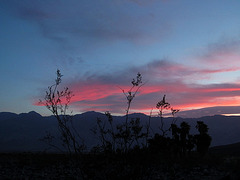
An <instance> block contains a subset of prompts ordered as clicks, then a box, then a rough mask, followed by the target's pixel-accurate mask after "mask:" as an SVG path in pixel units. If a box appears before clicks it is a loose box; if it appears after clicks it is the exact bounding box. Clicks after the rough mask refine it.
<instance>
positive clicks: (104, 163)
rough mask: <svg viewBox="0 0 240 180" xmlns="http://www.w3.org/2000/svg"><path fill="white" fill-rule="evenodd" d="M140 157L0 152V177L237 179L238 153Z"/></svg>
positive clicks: (239, 168)
mask: <svg viewBox="0 0 240 180" xmlns="http://www.w3.org/2000/svg"><path fill="white" fill-rule="evenodd" d="M133 159H134V160H133ZM143 160H144V159H142V158H139V159H137V160H136V159H135V158H132V159H131V158H130V159H129V158H126V159H125V158H124V157H120V158H119V157H118V158H116V157H106V156H96V155H84V156H81V157H71V158H70V157H69V156H66V155H63V154H32V153H2V154H0V179H24V180H25V179H99V180H100V179H124V180H128V179H129V180H130V179H142V180H145V179H146V180H147V179H149V180H168V179H173V180H174V179H176V180H215V179H216V180H220V179H222V180H225V179H226V180H228V179H230V180H239V179H240V171H239V170H240V158H239V157H227V156H226V157H224V158H222V157H221V158H219V157H217V158H216V157H214V158H212V157H205V158H202V159H201V158H200V159H199V158H198V159H194V158H193V159H181V160H177V161H172V160H169V161H165V160H164V161H161V160H158V159H157V158H156V159H155V160H151V161H148V160H146V161H145V162H144V161H143ZM160 161H161V162H160Z"/></svg>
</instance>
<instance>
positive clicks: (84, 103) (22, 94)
mask: <svg viewBox="0 0 240 180" xmlns="http://www.w3.org/2000/svg"><path fill="white" fill-rule="evenodd" d="M239 17H240V1H238V0H212V1H207V0H203V1H190V0H175V1H173V0H91V1H89V0H68V1H67V0H66V1H64V0H41V1H40V0H34V1H32V0H22V1H18V0H2V1H1V2H0V23H1V25H0V46H1V48H0V59H1V61H0V72H1V76H0V80H1V83H2V85H1V90H0V98H1V103H0V111H10V112H16V113H21V112H28V111H31V110H35V111H37V112H39V113H42V114H48V112H47V111H46V109H44V107H41V106H36V105H34V104H35V102H36V101H38V99H39V98H43V97H44V92H45V90H46V88H47V86H49V85H51V84H52V83H53V82H54V78H55V72H56V70H57V69H60V70H61V72H62V74H63V75H64V76H63V86H68V87H70V88H71V89H72V90H73V92H74V93H75V95H76V96H75V97H76V98H75V99H73V103H72V105H71V106H72V108H73V109H74V111H75V112H76V113H78V112H83V111H87V110H95V111H101V112H104V111H106V110H109V111H112V112H113V113H121V111H122V112H123V113H124V108H125V107H126V104H125V103H126V102H125V99H124V96H123V94H122V93H121V90H120V89H119V88H117V86H121V87H123V88H126V89H128V85H130V83H129V82H131V79H132V78H133V77H134V76H135V75H136V74H137V72H140V73H142V76H143V79H144V81H146V82H147V83H146V85H144V87H142V89H141V91H140V92H139V94H138V97H137V98H136V101H135V104H133V109H132V111H134V112H139V111H141V112H146V113H147V112H148V111H149V109H151V108H152V107H155V104H156V103H157V101H158V99H159V100H160V99H161V97H162V96H163V95H164V94H167V97H168V99H169V101H170V102H171V103H172V104H173V105H174V106H175V107H177V108H180V109H181V110H189V109H197V108H203V107H213V106H238V105H240V103H239V102H240V96H239V95H240V84H239V76H240V75H239V71H240V18H239ZM119 109H121V110H119ZM228 109H229V108H228ZM224 113H225V114H226V113H227V112H224ZM235 113H237V112H235Z"/></svg>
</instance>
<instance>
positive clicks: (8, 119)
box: [0, 111, 240, 152]
mask: <svg viewBox="0 0 240 180" xmlns="http://www.w3.org/2000/svg"><path fill="white" fill-rule="evenodd" d="M129 118H130V119H131V118H140V120H141V123H142V124H143V125H145V124H146V123H147V122H148V121H149V116H147V115H145V114H141V113H135V114H130V115H129ZM97 119H102V120H103V121H105V120H107V118H106V116H105V114H103V113H99V112H94V111H90V112H86V113H82V114H77V115H74V116H73V125H74V128H75V129H76V130H77V131H78V132H79V135H80V136H81V137H82V138H83V139H84V142H85V144H86V146H87V147H88V149H90V148H91V147H93V146H94V145H97V144H98V138H97V137H96V135H94V133H93V132H92V131H91V129H93V128H94V127H96V125H97ZM124 120H125V116H113V121H114V122H115V123H116V124H118V123H120V122H124ZM182 121H186V122H187V123H189V125H190V126H191V134H196V133H197V131H196V128H195V126H196V122H197V121H203V122H204V123H205V124H207V125H208V127H209V134H210V135H211V137H212V144H211V146H219V145H227V144H232V143H237V142H240V117H239V116H222V115H215V116H205V117H200V118H180V117H179V118H177V122H176V124H178V125H179V124H180V123H181V122H182ZM171 122H172V118H165V119H164V126H165V127H166V128H167V127H169V126H170V124H171ZM150 123H151V124H150V125H151V130H152V131H151V132H152V135H153V134H154V133H160V130H159V127H160V119H159V117H151V118H150ZM0 124H1V125H0V152H10V151H11V152H14V151H33V152H34V151H44V150H46V149H48V148H49V146H48V145H47V144H45V143H44V142H43V141H41V140H40V139H41V138H43V137H44V136H45V135H46V133H47V132H50V133H51V134H53V135H56V136H57V134H58V126H57V120H56V119H55V117H54V116H41V115H40V114H38V113H36V112H34V111H31V112H29V113H21V114H15V113H10V112H1V113H0Z"/></svg>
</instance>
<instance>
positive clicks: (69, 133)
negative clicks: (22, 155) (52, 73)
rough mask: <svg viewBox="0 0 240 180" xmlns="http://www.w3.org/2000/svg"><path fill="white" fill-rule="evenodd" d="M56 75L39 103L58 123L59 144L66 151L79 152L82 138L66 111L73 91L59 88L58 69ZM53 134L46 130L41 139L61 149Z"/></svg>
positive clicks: (59, 77)
mask: <svg viewBox="0 0 240 180" xmlns="http://www.w3.org/2000/svg"><path fill="white" fill-rule="evenodd" d="M56 74H57V77H56V79H55V83H54V84H53V85H51V86H49V87H48V89H47V91H46V95H45V98H44V100H43V101H42V100H40V103H41V104H43V105H44V106H46V107H47V109H48V110H49V111H51V113H52V114H53V115H54V116H55V118H56V119H57V123H58V130H59V133H60V137H59V138H58V139H60V140H61V142H62V143H61V145H62V147H63V148H64V149H65V150H63V151H67V152H68V153H70V154H71V153H75V154H78V153H81V152H82V150H83V149H84V148H85V146H84V143H83V140H82V138H81V137H80V136H79V134H78V132H77V131H76V129H75V128H74V126H73V122H72V115H71V114H69V113H68V107H69V103H70V102H71V98H72V97H73V96H74V95H73V92H72V91H70V90H69V88H64V89H63V90H61V91H60V90H59V85H60V83H61V82H62V76H63V75H62V74H61V72H60V70H57V73H56ZM55 139H56V137H55V136H53V135H51V133H49V132H47V134H46V136H45V137H44V138H43V139H42V140H43V141H44V142H46V143H47V144H48V145H50V146H52V147H54V148H56V149H57V150H61V151H62V148H61V147H58V146H57V145H56V144H54V140H55Z"/></svg>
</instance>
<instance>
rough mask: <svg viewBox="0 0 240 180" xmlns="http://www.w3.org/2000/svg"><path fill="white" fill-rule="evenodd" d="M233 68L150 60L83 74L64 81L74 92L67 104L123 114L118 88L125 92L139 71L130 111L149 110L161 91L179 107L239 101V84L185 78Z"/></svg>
mask: <svg viewBox="0 0 240 180" xmlns="http://www.w3.org/2000/svg"><path fill="white" fill-rule="evenodd" d="M141 70H142V71H141ZM236 70H238V67H236V68H225V67H224V68H219V69H210V68H208V69H200V68H192V67H189V66H184V65H182V64H176V63H171V62H168V61H166V60H165V61H153V62H151V63H149V64H147V65H145V66H141V67H130V68H129V69H126V70H124V71H122V72H116V73H114V74H107V75H96V74H95V75H87V76H85V77H81V78H80V79H73V80H68V81H67V83H65V84H64V85H65V86H67V87H69V88H70V89H71V90H72V91H73V93H74V95H75V96H74V97H73V98H72V103H71V105H72V107H73V108H74V110H76V111H78V112H79V111H89V110H91V111H92V110H94V111H100V112H104V111H111V112H112V113H117V114H124V113H125V110H126V106H127V100H126V97H125V96H124V94H123V93H122V89H124V90H125V92H127V91H128V90H129V89H130V88H131V80H132V77H133V78H134V76H135V75H136V73H137V72H141V73H142V76H143V82H145V84H144V86H142V87H141V88H140V90H139V92H138V93H137V95H136V97H135V98H134V100H133V102H132V106H131V108H132V111H131V112H145V113H147V114H149V112H150V111H151V109H152V108H155V106H156V103H157V102H158V101H159V100H161V99H162V97H163V95H164V94H166V95H167V100H168V101H169V102H170V103H171V104H172V106H173V107H175V108H177V109H181V110H187V109H195V108H202V107H211V106H233V105H240V84H237V83H235V84H233V83H231V84H210V85H200V84H197V83H188V82H187V81H185V80H186V79H188V78H189V77H190V78H196V79H201V78H202V76H205V74H215V73H219V72H232V71H236ZM119 87H120V88H119Z"/></svg>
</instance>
